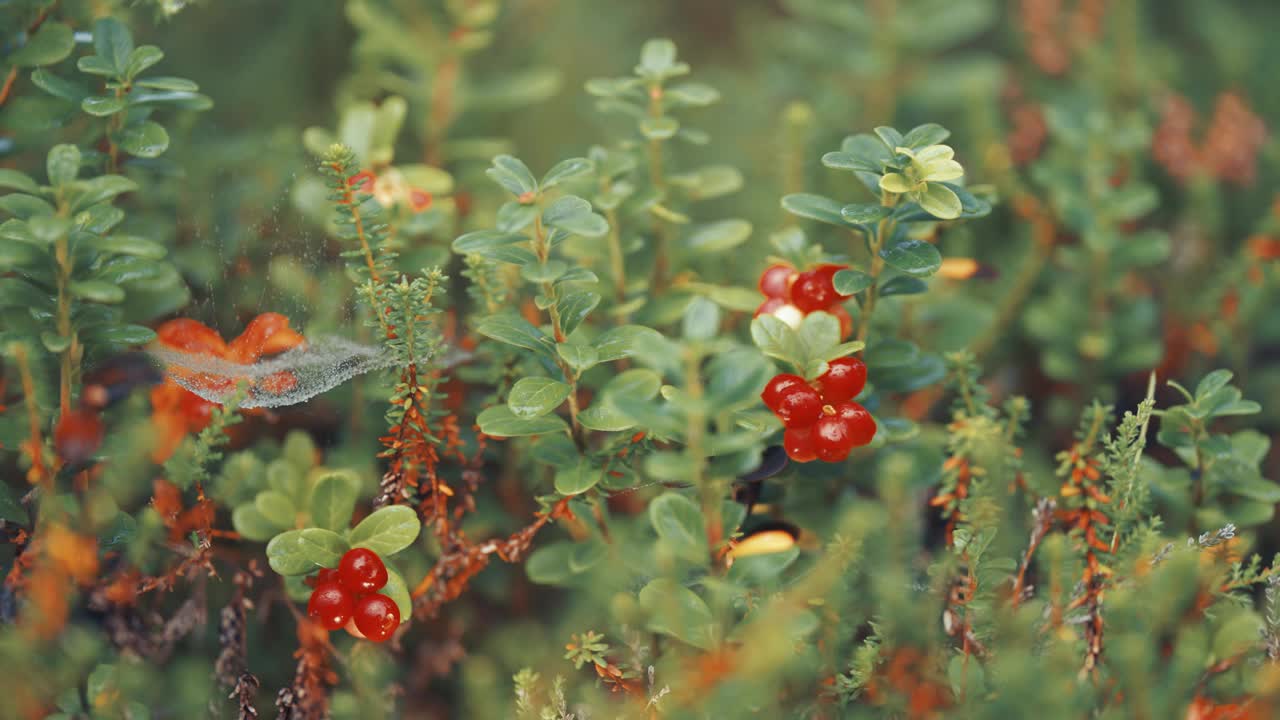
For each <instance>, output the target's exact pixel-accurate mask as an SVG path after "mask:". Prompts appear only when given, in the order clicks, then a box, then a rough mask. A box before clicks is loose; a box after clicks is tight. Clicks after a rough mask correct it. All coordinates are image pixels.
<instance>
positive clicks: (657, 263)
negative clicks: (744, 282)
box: [648, 86, 671, 292]
mask: <svg viewBox="0 0 1280 720" xmlns="http://www.w3.org/2000/svg"><path fill="white" fill-rule="evenodd" d="M649 116H650V117H655V118H657V117H662V87H661V86H654V87H652V88H650V90H649ZM648 155H649V183H650V184H652V185H653V187H654V189H655V190H657V191H658V194H659V198H660V200H659V202H666V199H667V198H666V194H667V179H666V176H665V175H664V171H663V163H662V141H661V140H659V139H657V138H650V140H649V144H648ZM670 234H671V231H670V228H669V227H668V225H667V221H666V220H664V219H662V218H661V217H657V218H656V220H655V225H654V235H655V236H656V241H657V242H656V243H655V247H654V256H653V282H652V290H653V291H654V292H660V291H662V290H665V289H666V287H667V281H668V280H669V278H668V277H667V275H668V273H669V260H668V258H667V254H668V253H669V252H670V245H671V240H670Z"/></svg>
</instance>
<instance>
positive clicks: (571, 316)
mask: <svg viewBox="0 0 1280 720" xmlns="http://www.w3.org/2000/svg"><path fill="white" fill-rule="evenodd" d="M599 304H600V294H599V293H594V292H591V291H590V290H578V291H575V292H570V293H566V294H565V295H564V297H562V298H560V301H559V302H557V303H556V311H557V312H558V313H559V314H560V328H561V330H562V331H563V332H564V334H565V337H568V336H570V335H572V334H573V331H574V330H577V329H578V326H579V325H581V324H582V321H583V320H586V319H587V315H589V314H590V313H591V311H592V310H594V309H595V308H596V306H597V305H599Z"/></svg>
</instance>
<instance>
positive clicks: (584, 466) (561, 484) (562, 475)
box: [555, 458, 600, 495]
mask: <svg viewBox="0 0 1280 720" xmlns="http://www.w3.org/2000/svg"><path fill="white" fill-rule="evenodd" d="M599 482H600V468H598V467H595V466H594V465H592V464H591V462H590V461H588V460H586V459H585V458H584V459H582V460H580V461H579V462H578V464H577V465H576V466H574V467H571V468H565V469H563V470H560V471H559V472H557V473H556V480H555V487H556V492H558V493H560V494H561V495H581V494H582V493H584V492H586V491H588V490H590V489H591V488H593V487H595V486H596V484H597V483H599Z"/></svg>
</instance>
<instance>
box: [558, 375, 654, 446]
mask: <svg viewBox="0 0 1280 720" xmlns="http://www.w3.org/2000/svg"><path fill="white" fill-rule="evenodd" d="M661 387H662V376H660V375H658V373H656V372H654V371H652V370H649V369H646V368H632V369H630V370H627V371H625V372H622V373H620V374H618V375H616V376H614V377H613V379H611V380H610V381H609V382H608V383H606V384H605V386H604V387H603V388H601V389H600V392H599V393H598V394H597V395H596V398H595V400H594V401H592V403H591V407H588V408H587V409H585V410H583V411H582V412H581V413H579V415H578V421H579V422H581V423H582V424H583V425H584V426H585V427H588V428H590V429H592V430H601V431H605V432H618V431H621V430H627V429H629V428H632V427H635V426H636V424H637V423H636V420H635V419H634V418H632V417H631V416H630V415H628V414H626V413H625V412H623V411H622V410H620V409H619V408H618V407H617V406H616V405H615V404H614V400H615V399H617V398H622V399H625V400H627V401H629V402H631V403H637V402H645V401H648V400H651V399H653V398H654V397H656V396H657V394H658V390H659V389H660V388H661Z"/></svg>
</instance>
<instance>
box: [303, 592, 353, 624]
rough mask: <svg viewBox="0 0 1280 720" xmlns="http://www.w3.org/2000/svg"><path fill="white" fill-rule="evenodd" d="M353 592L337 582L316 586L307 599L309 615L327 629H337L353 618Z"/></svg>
mask: <svg viewBox="0 0 1280 720" xmlns="http://www.w3.org/2000/svg"><path fill="white" fill-rule="evenodd" d="M352 609H353V603H352V601H351V594H350V593H348V592H347V591H346V589H345V588H343V587H342V585H340V584H338V583H336V582H329V583H324V584H323V585H319V586H317V587H316V589H315V591H313V592H312V593H311V599H310V600H308V601H307V615H308V616H309V617H310V618H311V619H312V620H315V621H316V622H317V623H319V624H320V625H321V626H322V627H324V629H325V630H337V629H338V628H340V627H342V626H343V625H346V624H347V621H348V620H350V619H351V612H352Z"/></svg>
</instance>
